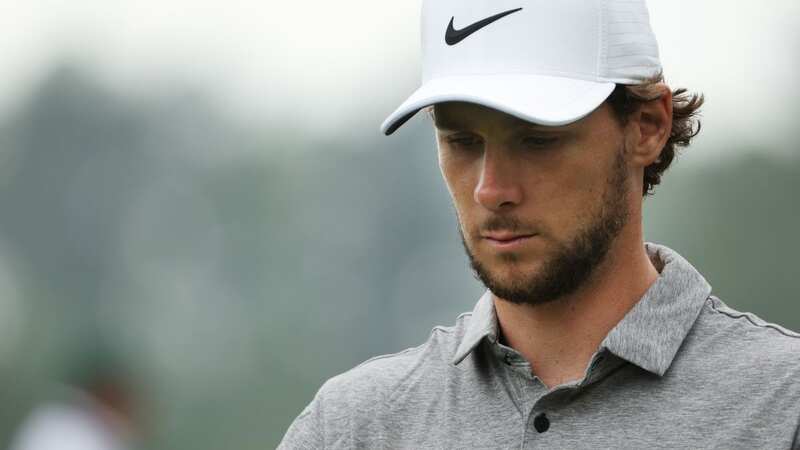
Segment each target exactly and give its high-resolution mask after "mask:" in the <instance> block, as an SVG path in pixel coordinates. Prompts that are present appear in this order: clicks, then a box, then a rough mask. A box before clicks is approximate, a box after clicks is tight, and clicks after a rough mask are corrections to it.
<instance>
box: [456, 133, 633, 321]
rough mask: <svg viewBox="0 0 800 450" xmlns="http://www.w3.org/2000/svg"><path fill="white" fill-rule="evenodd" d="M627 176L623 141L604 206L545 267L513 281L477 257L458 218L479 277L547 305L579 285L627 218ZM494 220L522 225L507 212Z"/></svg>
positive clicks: (500, 291) (519, 298)
mask: <svg viewBox="0 0 800 450" xmlns="http://www.w3.org/2000/svg"><path fill="white" fill-rule="evenodd" d="M627 178H628V168H627V165H626V161H625V147H624V146H623V147H622V148H621V149H620V151H618V152H617V156H616V158H615V160H614V162H613V165H612V168H611V173H610V176H609V178H608V183H607V184H606V190H605V192H604V194H603V198H602V201H601V202H600V207H599V208H598V211H596V212H594V213H593V214H592V215H591V217H590V221H589V223H588V224H587V225H586V226H584V227H583V228H582V229H580V230H578V232H577V233H576V234H575V235H574V236H573V237H572V238H571V239H570V240H569V241H568V242H567V243H566V244H562V245H560V246H559V248H558V249H557V251H556V253H555V254H554V255H553V256H551V257H550V258H549V259H547V260H546V261H544V262H543V264H542V267H543V268H542V270H541V271H539V272H535V273H530V274H525V273H522V274H520V275H519V276H514V277H513V278H514V279H512V280H510V281H504V280H501V279H499V278H497V277H495V276H493V274H492V273H491V271H490V270H489V268H488V267H487V265H485V264H484V263H482V262H481V261H479V260H478V259H477V258H476V257H475V255H474V254H473V253H472V251H470V249H469V246H468V245H467V243H466V240H465V239H464V233H463V231H462V226H461V224H460V223H459V229H458V231H459V234H460V235H461V243H462V244H463V245H464V250H465V251H466V253H467V256H468V257H469V261H470V267H471V268H472V271H473V274H474V276H475V278H476V279H478V280H479V281H480V282H482V283H483V284H484V286H486V287H487V288H488V289H489V290H490V291H492V293H493V294H494V295H495V296H497V297H499V298H500V299H503V300H506V301H508V302H511V303H514V304H525V305H531V306H536V305H542V304H546V303H550V302H554V301H556V300H559V299H561V298H564V297H565V296H567V295H569V294H571V293H573V292H575V291H577V290H578V289H579V288H580V287H581V286H583V285H584V284H585V283H586V282H587V281H588V280H589V279H590V277H591V275H592V274H593V273H594V272H596V270H597V267H598V266H600V264H602V262H603V261H604V260H605V257H606V255H607V254H608V251H609V249H610V248H611V244H612V243H613V242H614V239H615V238H616V237H617V236H618V235H619V233H620V231H621V230H622V228H623V227H624V226H625V224H626V223H627V222H628V218H629V211H628V209H627V202H626V201H625V199H626V197H627V193H628V190H629V189H628V185H627ZM490 225H492V229H499V228H504V229H511V230H516V229H519V228H521V227H519V223H518V222H517V221H515V220H513V219H511V218H503V217H497V218H495V219H494V220H492V221H491V224H490ZM501 259H502V260H503V261H504V262H508V263H512V264H513V263H515V262H517V261H519V260H520V258H519V255H517V254H516V253H503V254H501ZM516 273H519V272H516Z"/></svg>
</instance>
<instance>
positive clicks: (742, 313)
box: [709, 295, 800, 339]
mask: <svg viewBox="0 0 800 450" xmlns="http://www.w3.org/2000/svg"><path fill="white" fill-rule="evenodd" d="M712 298H714V296H713V295H712V296H709V300H711V299H712ZM709 303H710V304H711V309H712V310H714V311H715V312H717V313H719V314H722V315H724V316H727V317H730V318H732V319H741V318H745V319H747V321H748V322H750V324H752V325H753V326H755V327H758V328H765V329H771V330H775V331H777V332H778V333H780V334H782V335H784V336H787V337H791V338H795V339H800V335H797V334H795V333H794V332H792V331H791V330H784V329H783V327H781V326H779V325H777V324H774V323H771V322H767V321H764V323H763V324H758V323H756V322H754V321H753V317H752V313H749V312H745V311H737V312H738V313H739V314H734V313H731V312H727V311H722V310H720V309H717V306H716V305H715V304H714V302H713V300H712V301H710V302H709ZM762 320H763V319H762ZM786 331H789V332H790V333H792V334H789V333H787V332H786Z"/></svg>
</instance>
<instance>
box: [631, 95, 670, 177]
mask: <svg viewBox="0 0 800 450" xmlns="http://www.w3.org/2000/svg"><path fill="white" fill-rule="evenodd" d="M657 89H658V90H659V91H660V93H661V96H660V97H659V98H658V99H656V100H651V101H649V102H644V103H642V104H641V106H640V108H639V110H638V111H636V112H635V113H633V114H632V115H631V117H630V120H629V121H628V127H627V128H628V143H627V144H628V151H629V156H630V158H631V161H630V162H631V163H632V164H634V165H636V166H640V167H647V166H649V165H650V164H652V163H654V162H655V161H656V160H658V158H659V156H660V155H661V150H662V149H663V148H664V145H665V144H666V143H667V140H668V139H669V136H670V133H671V131H672V91H671V90H670V89H669V87H667V85H665V84H664V83H659V84H658V85H657Z"/></svg>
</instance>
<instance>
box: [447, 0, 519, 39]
mask: <svg viewBox="0 0 800 450" xmlns="http://www.w3.org/2000/svg"><path fill="white" fill-rule="evenodd" d="M521 10H522V8H517V9H512V10H509V11H506V12H501V13H500V14H495V15H493V16H492V17H487V18H485V19H483V20H479V21H477V22H475V23H473V24H472V25H470V26H467V27H464V28H462V29H460V30H456V29H455V28H453V20H455V17H451V18H450V24H449V25H448V26H447V32H446V33H445V34H444V41H445V42H446V43H447V45H456V44H458V43H459V42H461V41H463V40H464V39H466V38H467V36H469V35H470V34H472V33H474V32H476V31H478V30H480V29H481V28H483V27H485V26H486V25H489V24H490V23H492V22H494V21H496V20H500V19H502V18H503V17H505V16H507V15H509V14H514V13H515V12H517V11H521Z"/></svg>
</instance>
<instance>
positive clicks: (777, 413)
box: [278, 242, 800, 450]
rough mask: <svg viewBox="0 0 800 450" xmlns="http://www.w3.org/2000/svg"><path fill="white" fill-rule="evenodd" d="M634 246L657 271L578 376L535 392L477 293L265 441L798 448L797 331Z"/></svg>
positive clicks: (657, 253) (487, 300) (322, 395)
mask: <svg viewBox="0 0 800 450" xmlns="http://www.w3.org/2000/svg"><path fill="white" fill-rule="evenodd" d="M644 245H645V249H646V250H647V253H648V255H649V256H650V258H651V260H653V261H654V262H656V267H657V268H659V266H661V267H660V275H659V277H658V278H657V280H656V281H655V282H654V283H653V284H652V285H651V286H650V288H649V289H648V290H647V292H646V293H645V294H644V295H643V296H642V298H641V299H640V300H639V301H638V302H637V303H636V305H635V306H634V307H633V308H632V309H631V310H630V311H628V313H627V314H626V315H625V317H623V319H622V320H621V321H620V322H619V323H617V325H616V326H615V327H614V328H613V329H611V331H610V332H609V333H608V335H607V336H606V337H605V339H604V340H603V341H602V342H601V344H600V345H599V347H598V349H597V351H596V352H595V354H594V355H593V356H592V358H591V360H590V363H589V365H588V366H587V367H586V371H585V373H584V376H583V378H581V379H580V380H575V381H571V382H568V383H564V384H561V385H558V386H554V387H552V388H550V389H548V388H547V387H546V386H545V385H544V384H543V383H542V382H541V381H540V380H539V378H538V377H536V376H535V375H534V374H533V373H535V372H536V368H535V367H534V368H531V366H530V364H529V363H528V362H527V361H526V360H525V359H524V358H523V357H522V355H521V354H520V353H518V352H517V351H515V350H514V349H512V348H510V347H507V346H505V345H504V344H503V343H501V342H499V341H498V324H497V316H496V311H495V307H494V303H493V302H492V298H491V293H490V292H489V291H486V292H485V293H484V294H483V296H481V298H480V299H479V300H478V302H477V304H476V305H475V307H474V310H473V311H472V312H471V313H464V314H461V315H460V316H458V318H457V319H456V322H455V324H454V325H453V326H449V327H441V326H437V327H434V329H433V331H432V333H431V335H430V337H429V338H428V339H427V341H426V342H425V343H423V344H422V345H419V346H417V347H413V348H409V349H406V350H404V351H401V352H399V353H395V354H391V355H381V356H376V357H374V358H371V359H369V360H367V361H365V362H363V363H361V364H360V365H358V366H357V367H355V368H353V369H351V370H349V371H347V372H344V373H342V374H340V375H337V376H335V377H333V378H330V379H329V380H327V381H326V382H325V383H324V384H323V385H322V387H321V388H320V389H319V391H318V392H317V394H316V395H315V397H314V399H313V400H312V401H311V402H310V404H308V406H306V408H305V409H304V410H303V411H302V412H301V413H300V415H299V416H298V417H297V418H296V419H295V420H294V422H293V423H292V424H291V426H290V427H289V429H288V431H287V432H286V434H285V436H284V438H283V441H282V442H281V443H280V445H279V447H278V448H279V449H468V448H474V449H592V450H596V449H612V448H613V449H662V448H663V449H677V448H682V449H683V448H685V449H689V448H691V449H800V436H798V429H799V428H800V334H798V333H796V332H793V331H790V330H787V329H786V328H784V327H781V326H780V325H776V324H773V323H769V322H766V321H764V320H762V319H760V318H759V317H758V316H756V315H754V314H752V313H748V312H740V311H737V310H735V309H733V308H731V307H729V306H727V305H726V304H725V303H723V301H722V300H720V299H719V298H718V297H716V296H715V295H712V294H711V286H710V285H709V284H708V282H707V281H706V280H705V278H703V276H702V275H701V274H700V273H699V272H698V271H697V270H696V269H695V268H694V267H693V266H692V265H691V264H690V263H689V262H688V261H686V260H685V259H684V258H683V257H681V256H680V255H679V254H678V253H677V252H675V251H674V250H672V249H670V248H668V247H666V246H664V245H658V244H653V243H649V242H646V243H645V244H644ZM532 372H533V373H532Z"/></svg>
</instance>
